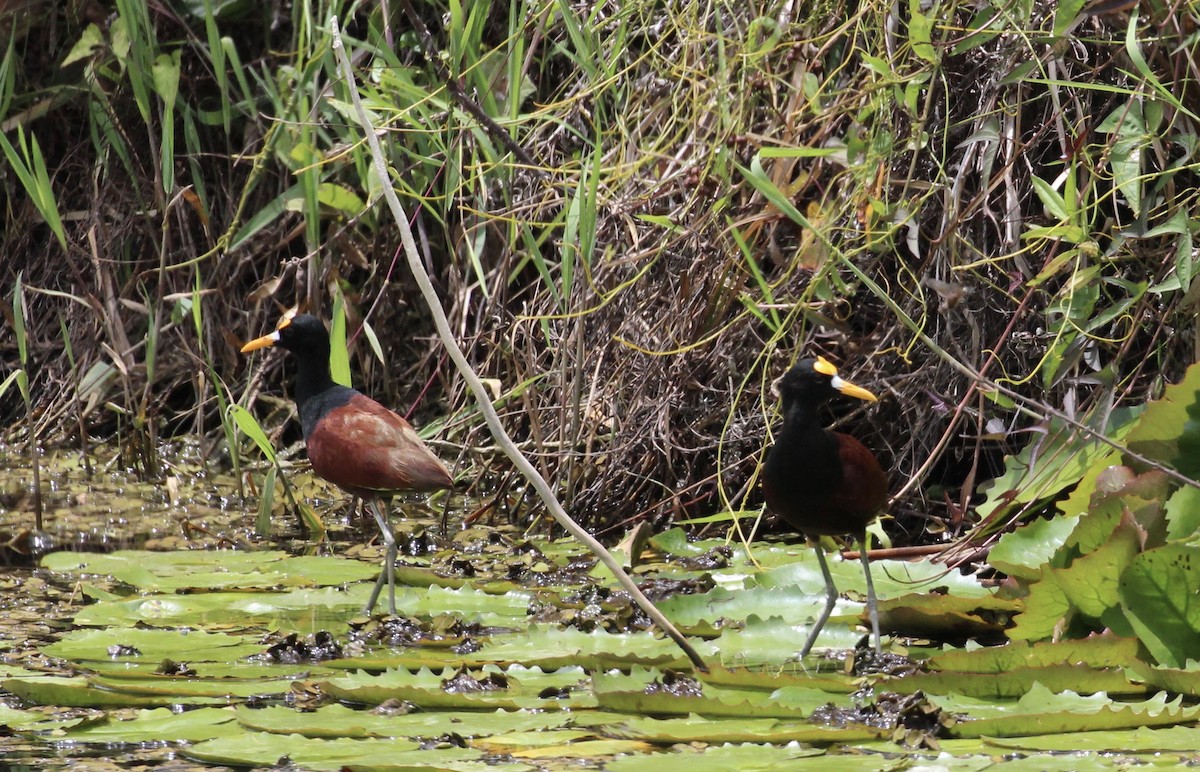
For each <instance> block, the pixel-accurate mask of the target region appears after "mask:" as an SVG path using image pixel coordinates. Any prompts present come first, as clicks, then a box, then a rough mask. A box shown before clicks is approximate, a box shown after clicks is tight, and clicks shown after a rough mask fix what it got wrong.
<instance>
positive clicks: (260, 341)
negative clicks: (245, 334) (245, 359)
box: [242, 330, 279, 354]
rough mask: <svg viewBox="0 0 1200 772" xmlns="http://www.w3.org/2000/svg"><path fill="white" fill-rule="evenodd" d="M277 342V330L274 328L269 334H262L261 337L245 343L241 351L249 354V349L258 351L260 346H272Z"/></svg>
mask: <svg viewBox="0 0 1200 772" xmlns="http://www.w3.org/2000/svg"><path fill="white" fill-rule="evenodd" d="M278 342H279V330H276V331H275V332H273V333H271V334H270V335H264V336H262V337H261V338H255V339H254V340H252V341H250V342H249V343H247V344H246V345H244V346H242V353H243V354H249V353H250V352H251V351H258V350H259V349H260V348H267V347H268V346H274V345H275V344H276V343H278Z"/></svg>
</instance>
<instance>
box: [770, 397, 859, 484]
mask: <svg viewBox="0 0 1200 772" xmlns="http://www.w3.org/2000/svg"><path fill="white" fill-rule="evenodd" d="M818 407H819V405H816V404H813V403H812V402H810V401H809V400H806V399H797V400H792V401H790V404H788V405H786V406H785V407H784V412H783V426H781V427H780V429H779V433H778V435H776V437H775V448H776V449H777V450H778V452H772V453H771V455H770V457H769V458H768V463H772V465H773V466H775V467H776V469H777V470H778V473H780V474H782V475H783V476H786V477H792V478H793V479H798V480H801V481H803V482H805V483H809V482H821V483H823V484H831V483H832V484H837V483H839V482H840V481H841V479H842V468H841V464H840V461H839V460H838V455H837V438H836V437H835V436H834V434H833V432H831V431H829V430H828V429H826V428H825V427H824V426H822V425H821V421H820V418H819V416H818V415H817V412H818Z"/></svg>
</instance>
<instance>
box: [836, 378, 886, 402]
mask: <svg viewBox="0 0 1200 772" xmlns="http://www.w3.org/2000/svg"><path fill="white" fill-rule="evenodd" d="M829 383H830V385H832V386H833V388H835V389H837V390H838V391H840V392H841V393H842V394H845V395H846V396H847V397H857V398H858V399H865V400H866V401H867V402H878V401H879V398H878V397H876V396H875V395H874V394H872V393H871V392H869V391H867V390H866V389H864V388H863V387H862V386H855V385H854V384H853V383H851V382H850V381H843V380H842V379H841V378H839V377H837V376H836V375H835V376H833V380H831V381H830V382H829Z"/></svg>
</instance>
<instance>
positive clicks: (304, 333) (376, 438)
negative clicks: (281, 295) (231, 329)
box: [242, 314, 453, 616]
mask: <svg viewBox="0 0 1200 772" xmlns="http://www.w3.org/2000/svg"><path fill="white" fill-rule="evenodd" d="M268 346H279V347H280V348H283V349H286V350H288V351H290V352H291V353H292V354H293V355H295V357H296V361H297V364H298V365H299V372H298V373H297V376H296V393H295V395H294V399H295V401H296V409H297V411H298V412H299V413H300V427H301V429H302V430H303V432H304V445H305V447H306V448H307V450H308V460H309V461H310V462H312V468H313V471H314V472H316V474H317V476H318V477H321V478H323V479H325V480H328V481H329V482H331V483H333V484H334V485H336V486H338V487H339V488H341V489H342V490H345V491H347V492H348V493H352V494H354V495H356V496H360V497H362V499H363V501H364V502H365V504H366V505H367V506H368V507H369V508H370V509H371V513H372V515H374V517H375V522H376V523H378V525H379V532H380V534H382V536H383V541H384V543H385V544H386V545H387V557H386V558H385V562H384V570H383V571H382V572H381V573H380V574H379V579H378V581H376V582H375V589H374V590H372V591H371V598H370V600H368V601H367V605H366V607H364V609H363V613H364V614H370V613H371V609H373V608H374V607H375V602H376V601H377V600H378V599H379V593H380V591H381V590H382V589H383V583H384V581H385V580H386V581H387V585H388V610H389V611H390V612H391V613H392V615H393V616H394V615H395V614H396V573H395V571H396V568H395V561H396V554H397V548H396V539H395V537H394V536H393V535H392V529H391V528H390V527H388V521H387V514H386V507H387V503H388V501H389V500H390V499H391V496H392V494H395V493H400V492H402V491H421V492H428V491H434V490H438V489H442V488H449V487H451V486H452V485H453V480H452V479H451V477H450V472H449V471H447V470H446V467H445V466H444V465H443V464H442V462H441V461H439V460H438V457H437V456H435V455H433V453H432V452H431V451H430V450H429V448H428V447H427V446H426V445H425V443H424V442H422V441H421V438H420V437H419V436H418V435H417V433H416V431H415V430H414V429H413V428H412V425H411V424H409V423H408V421H405V420H404V419H403V418H401V417H400V416H398V415H396V414H395V413H393V412H392V411H391V410H388V409H387V408H386V407H384V406H383V405H381V404H379V403H378V402H376V401H375V400H373V399H371V398H370V397H368V396H366V395H365V394H362V393H361V392H359V391H356V390H355V389H352V388H350V387H348V386H340V385H338V384H336V383H334V382H333V378H332V377H331V375H330V371H329V333H328V332H327V331H326V330H325V325H324V324H322V323H321V320H319V319H317V318H316V317H315V316H311V315H309V314H300V315H298V316H294V317H291V318H288V317H284V318H283V319H281V320H280V321H279V326H278V327H277V328H276V330H275V332H273V333H271V334H269V335H264V336H262V337H261V338H256V339H254V340H252V341H250V342H249V343H247V344H246V345H245V346H242V353H247V352H250V351H255V350H257V349H260V348H266V347H268Z"/></svg>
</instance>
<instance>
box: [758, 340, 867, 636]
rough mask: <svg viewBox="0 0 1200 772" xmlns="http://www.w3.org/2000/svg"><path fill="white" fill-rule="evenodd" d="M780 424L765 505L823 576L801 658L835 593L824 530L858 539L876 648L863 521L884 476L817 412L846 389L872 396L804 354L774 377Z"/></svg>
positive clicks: (856, 445)
mask: <svg viewBox="0 0 1200 772" xmlns="http://www.w3.org/2000/svg"><path fill="white" fill-rule="evenodd" d="M776 386H777V388H778V390H779V398H780V403H781V405H782V408H783V424H782V426H780V428H779V430H778V431H777V432H776V433H775V445H774V446H772V448H771V449H770V451H769V452H768V454H767V461H766V464H765V465H764V467H763V493H764V494H765V496H766V500H767V506H768V507H769V508H770V509H771V511H773V512H774V513H775V514H776V515H778V516H779V517H781V518H783V520H784V521H786V522H787V523H788V524H789V525H790V526H792V527H793V528H795V529H796V530H797V531H799V532H800V533H802V534H804V536H805V537H806V538H807V539H808V541H809V543H810V544H812V546H813V547H814V548H815V550H816V553H817V562H818V563H819V564H820V566H821V575H822V576H823V577H824V579H825V609H824V610H823V611H822V612H821V615H820V617H819V618H818V619H817V621H816V622H815V623H814V625H813V627H812V630H811V631H809V634H808V640H807V641H805V643H804V648H803V649H802V650H801V652H800V656H801V657H804V656H807V655H808V653H809V651H811V650H812V647H813V643H815V642H816V640H817V635H819V634H820V632H821V628H822V627H824V626H825V623H826V622H827V621H828V620H829V615H830V614H831V613H832V612H833V606H834V604H835V603H836V602H837V597H838V591H837V587H836V586H835V585H834V583H833V577H832V576H830V574H829V566H828V565H826V563H825V553H824V551H823V550H822V549H821V544H820V537H821V536H839V535H843V534H851V535H853V536H854V538H856V539H857V540H858V543H859V555H860V556H861V557H862V565H863V572H864V573H865V574H866V577H867V612H868V614H869V615H870V617H871V632H872V634H873V636H874V644H875V651H876V652H879V651H881V647H880V643H879V609H878V607H877V604H876V600H875V585H874V583H873V582H872V581H871V564H870V562H869V561H868V559H867V539H866V535H867V526H868V525H870V523H871V521H872V520H874V519H875V518H876V516H878V515H879V513H880V511H881V510H882V509H883V507H884V504H886V503H887V477H885V476H884V474H883V469H882V468H880V466H879V461H878V460H876V458H875V456H874V454H872V453H871V451H869V450H867V449H866V447H864V446H863V444H862V443H861V442H859V441H858V440H856V439H854V438H853V437H851V436H849V435H847V434H842V433H840V432H834V431H830V430H828V429H826V428H825V427H824V426H822V425H821V421H820V416H819V415H818V410H819V409H820V407H821V406H822V405H823V404H825V402H826V401H827V400H829V399H830V398H832V397H834V396H836V395H838V394H843V395H845V396H848V397H856V398H858V399H864V400H867V401H869V402H875V401H876V397H875V395H874V394H872V393H871V392H869V391H867V390H866V389H864V388H861V387H859V386H855V385H854V384H852V383H850V382H848V381H845V380H842V378H840V377H839V376H838V372H837V368H836V367H834V366H833V365H832V364H831V363H830V362H829V361H828V360H826V359H825V358H824V357H817V358H816V359H802V360H800V361H799V362H797V363H796V364H795V365H794V366H793V367H792V368H791V369H790V370H788V371H787V373H785V374H784V375H783V377H782V378H780V379H779V380H778V381H777V382H776Z"/></svg>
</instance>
